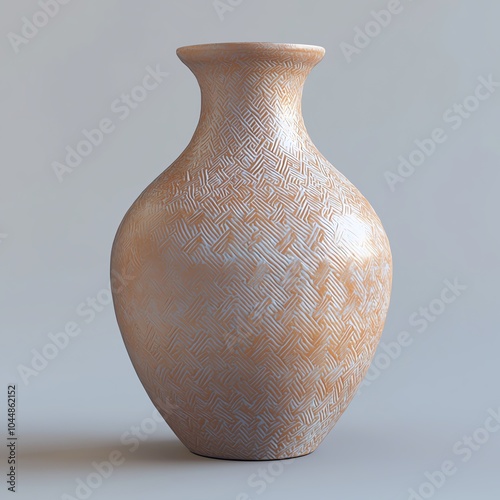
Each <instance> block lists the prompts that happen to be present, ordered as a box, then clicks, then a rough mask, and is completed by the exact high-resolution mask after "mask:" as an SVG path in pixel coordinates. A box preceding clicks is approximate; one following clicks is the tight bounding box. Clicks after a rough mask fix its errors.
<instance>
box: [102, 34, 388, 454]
mask: <svg viewBox="0 0 500 500" xmlns="http://www.w3.org/2000/svg"><path fill="white" fill-rule="evenodd" d="M177 54H178V56H179V57H180V59H181V60H182V61H183V62H184V63H185V64H186V65H187V66H188V67H189V68H190V69H191V71H192V72H193V73H194V74H195V76H196V78H197V79H198V82H199V84H200V87H201V95H202V105H201V117H200V121H199V123H198V127H197V129H196V131H195V133H194V136H193V138H192V140H191V142H190V143H189V145H188V146H187V148H186V149H185V150H184V151H183V152H182V154H181V155H180V156H179V158H177V160H175V161H174V163H173V164H172V165H171V166H170V167H169V168H167V169H166V170H165V171H164V172H163V173H162V174H161V175H160V176H159V177H158V178H157V179H155V180H154V181H153V183H152V184H150V185H149V186H148V187H147V188H146V190H145V191H144V192H143V193H142V194H141V195H140V196H139V198H138V199H137V200H136V201H135V202H134V204H133V205H132V207H131V208H130V210H129V211H128V212H127V214H126V215H125V217H124V219H123V221H122V223H121V225H120V227H119V229H118V233H117V235H116V239H115V242H114V245H113V251H112V261H111V268H112V275H113V276H114V277H116V276H122V277H123V276H127V277H132V278H129V280H124V279H121V280H117V279H113V280H112V289H113V298H114V305H115V309H116V316H117V319H118V323H119V326H120V330H121V332H122V335H123V339H124V341H125V345H126V347H127V350H128V352H129V354H130V358H131V359H132V363H133V365H134V367H135V370H136V371H137V374H138V375H139V378H140V379H141V382H142V383H143V385H144V387H145V389H146V391H147V393H148V395H149V396H150V398H151V400H152V401H153V403H154V404H155V406H156V407H157V408H158V410H159V412H160V413H161V414H162V416H163V417H164V418H165V420H166V421H167V423H168V425H169V426H170V427H171V428H172V430H173V431H174V432H175V434H176V435H177V436H178V437H179V439H180V440H181V441H182V442H183V443H184V444H185V445H186V446H187V448H189V450H191V451H192V452H194V453H196V454H199V455H204V456H209V457H217V458H228V459H243V460H268V459H281V458H290V457H297V456H300V455H305V454H308V453H310V452H312V451H313V450H314V449H315V448H316V447H317V446H318V445H319V443H321V441H322V440H323V439H324V438H325V436H326V435H327V434H328V432H329V431H330V430H331V429H332V427H333V426H334V424H335V423H336V421H337V420H338V418H339V417H340V415H342V412H343V411H344V410H345V409H346V407H347V405H348V404H349V402H350V401H351V399H352V397H353V396H354V394H355V391H356V388H357V387H358V385H359V383H360V382H361V380H362V378H363V376H364V375H365V372H366V371H367V369H368V366H369V364H370V361H371V360H372V358H373V355H374V353H375V349H376V347H377V343H378V341H379V338H380V335H381V333H382V329H383V325H384V321H385V316H386V313H387V308H388V305H389V296H390V288H391V277H392V264H391V253H390V248H389V243H388V240H387V237H386V235H385V233H384V230H383V228H382V225H381V223H380V220H379V218H378V217H377V215H376V214H375V212H374V210H373V209H372V207H371V206H370V204H369V203H368V202H367V201H366V199H365V198H364V197H363V196H362V195H361V194H360V193H359V191H358V190H357V189H356V188H355V187H354V186H353V185H352V184H351V183H350V182H349V181H348V180H347V179H346V178H345V177H344V176H343V175H342V174H340V173H339V172H338V171H337V170H336V169H335V168H334V167H333V166H332V165H331V164H330V163H328V161H327V160H326V159H325V158H324V157H323V156H322V155H321V153H320V152H319V151H318V150H317V149H316V147H315V146H314V144H313V143H312V141H311V139H310V137H309V135H308V134H307V131H306V128H305V126H304V122H303V119H302V114H301V94H302V87H303V84H304V81H305V79H306V77H307V75H308V73H309V71H310V70H311V69H312V68H313V67H314V66H315V65H316V64H317V63H318V62H319V61H320V60H321V58H322V57H323V54H324V49H323V48H321V47H315V46H305V45H289V44H272V43H223V44H210V45H198V46H190V47H182V48H180V49H178V50H177ZM124 282H125V283H126V284H125V285H124Z"/></svg>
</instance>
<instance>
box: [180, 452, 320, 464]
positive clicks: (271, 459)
mask: <svg viewBox="0 0 500 500" xmlns="http://www.w3.org/2000/svg"><path fill="white" fill-rule="evenodd" d="M189 451H190V452H191V453H192V454H193V455H197V456H198V457H203V458H211V459H213V460H229V461H233V462H274V461H277V460H291V459H293V458H300V457H307V455H311V453H313V452H314V450H313V451H310V452H309V453H304V454H303V455H295V456H293V457H278V458H230V457H214V456H210V455H203V454H201V453H196V452H195V451H191V450H189Z"/></svg>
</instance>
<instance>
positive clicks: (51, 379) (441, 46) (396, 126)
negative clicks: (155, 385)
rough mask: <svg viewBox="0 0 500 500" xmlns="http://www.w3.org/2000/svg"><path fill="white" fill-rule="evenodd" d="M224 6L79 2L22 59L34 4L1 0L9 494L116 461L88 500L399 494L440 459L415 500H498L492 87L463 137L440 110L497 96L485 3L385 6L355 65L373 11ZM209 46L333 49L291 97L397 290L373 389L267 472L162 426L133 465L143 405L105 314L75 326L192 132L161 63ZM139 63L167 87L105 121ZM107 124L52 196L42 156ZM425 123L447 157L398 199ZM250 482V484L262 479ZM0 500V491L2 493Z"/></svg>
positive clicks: (192, 91) (50, 492) (0, 228)
mask: <svg viewBox="0 0 500 500" xmlns="http://www.w3.org/2000/svg"><path fill="white" fill-rule="evenodd" d="M223 3H225V4H226V5H230V4H231V1H230V0H224V1H223ZM232 3H233V4H234V6H233V7H232V10H231V11H229V10H228V11H226V12H225V13H224V15H223V19H222V20H221V19H220V17H219V15H218V13H217V11H216V9H215V7H214V4H213V2H212V0H197V1H194V0H190V1H187V0H182V1H181V0H178V1H163V2H160V1H151V0H149V1H141V2H139V1H132V0H128V1H124V0H122V1H118V0H99V1H97V0H87V1H85V2H84V1H78V0H73V1H70V2H69V3H68V4H66V5H62V6H60V10H59V12H58V13H57V15H55V16H54V17H53V18H52V19H50V20H49V22H48V23H47V25H46V26H44V27H42V28H40V29H39V32H38V33H37V34H36V35H35V36H34V37H33V38H32V39H30V40H29V43H27V44H23V45H21V46H20V48H19V51H18V53H16V52H15V51H14V49H13V47H12V45H11V42H10V41H9V38H8V34H9V33H11V32H12V33H17V34H20V33H21V28H22V25H23V17H24V16H26V17H27V18H28V19H32V18H33V16H34V15H35V13H36V12H37V11H39V10H40V6H39V5H38V4H37V2H36V1H35V0H29V1H27V0H24V1H17V2H3V3H2V6H1V8H0V35H1V36H2V38H0V57H1V59H0V61H1V62H0V71H1V78H0V96H1V97H0V101H1V113H0V118H1V122H0V123H1V129H0V140H1V149H0V152H1V153H0V154H1V158H2V163H1V173H2V177H1V183H0V207H1V210H0V265H1V278H0V283H1V314H2V316H1V317H2V323H1V326H2V335H1V346H0V347H1V351H0V352H1V353H2V354H1V355H2V363H1V368H0V370H1V371H0V380H1V381H2V387H0V394H3V396H1V397H0V400H1V403H0V415H1V417H0V428H1V429H2V436H4V431H5V429H6V426H7V419H6V415H7V413H6V390H7V384H8V383H9V382H15V383H17V384H18V398H19V406H18V431H19V436H20V441H19V449H18V452H19V460H20V461H19V466H18V492H17V493H16V496H13V498H19V499H23V500H24V499H29V500H31V499H34V498H36V499H38V500H45V499H51V500H53V499H59V498H63V495H64V494H70V495H73V496H74V497H75V498H77V497H76V496H75V489H76V486H77V482H76V481H77V478H81V479H83V480H85V478H86V477H87V476H88V475H89V474H90V473H91V472H93V471H94V469H93V468H92V462H94V461H97V462H100V461H103V460H106V459H107V457H108V456H109V454H110V453H111V452H112V451H113V450H119V451H121V452H122V453H123V456H124V457H125V458H126V461H125V463H123V464H122V465H121V466H119V467H117V468H115V470H114V471H113V474H112V475H111V476H110V477H109V478H107V479H104V480H103V482H102V485H101V486H100V487H98V488H96V489H95V490H92V495H91V498H92V499H100V498H102V499H107V500H112V499H126V498H130V499H136V498H142V497H143V496H144V495H147V497H148V498H153V499H156V498H158V499H159V498H162V499H164V498H172V499H207V500H208V499H218V500H220V499H236V498H238V495H239V494H246V495H248V497H249V498H252V499H255V498H262V499H266V498H273V499H292V498H297V499H299V498H300V499H302V498H304V497H306V496H307V497H314V498H319V499H331V498H339V499H342V500H351V499H352V500H359V499H362V498H363V499H364V498H367V499H370V500H396V499H403V500H404V499H407V498H409V497H410V493H409V489H410V488H414V489H415V490H418V488H419V487H420V486H421V485H422V483H423V482H425V481H426V480H427V479H426V477H425V473H426V472H432V471H435V470H437V469H439V468H440V467H441V465H442V463H443V462H444V461H446V460H452V461H453V462H454V463H455V464H456V467H457V472H456V473H455V474H454V475H453V476H451V477H448V478H447V480H446V482H445V484H444V485H443V486H442V487H441V488H438V489H436V491H435V492H433V493H432V491H431V492H429V490H428V489H427V490H426V489H425V488H424V490H423V492H424V493H425V494H428V493H429V495H430V496H432V497H434V498H436V499H443V500H445V499H453V500H460V499H467V500H469V499H470V498H474V499H479V500H497V499H498V498H499V494H500V474H498V465H499V461H500V432H498V433H494V432H493V433H491V434H490V435H489V436H486V438H485V436H484V433H482V432H481V431H478V430H479V429H480V428H481V427H482V426H483V424H484V423H485V421H486V419H487V418H488V411H489V410H497V411H498V409H499V406H500V391H499V381H500V363H499V362H498V352H499V350H500V340H499V339H500V337H499V335H498V334H499V328H498V299H499V293H498V283H499V278H500V273H499V265H498V255H499V242H500V238H499V227H498V215H499V208H500V201H499V200H500V197H499V196H498V189H499V181H500V168H499V167H500V165H499V160H500V141H499V132H500V114H499V112H500V88H498V89H496V91H495V92H494V93H493V94H492V95H491V97H490V98H489V99H488V100H485V101H481V102H480V105H479V108H478V109H477V111H475V112H474V113H472V115H471V116H470V117H469V118H467V119H464V120H463V124H462V126H461V127H460V128H459V129H458V130H452V128H451V125H450V124H447V123H445V122H444V121H443V113H444V112H445V111H446V110H447V109H448V108H450V107H451V106H453V105H454V104H455V103H461V102H463V101H464V99H466V98H468V97H469V96H471V95H473V93H474V90H475V88H476V86H477V85H478V78H479V77H481V76H483V77H485V78H488V77H489V75H493V79H494V81H500V57H499V56H500V31H499V30H498V19H499V16H500V4H498V3H497V2H492V1H491V0H481V1H478V0H433V1H431V0H413V1H411V0H401V2H400V4H401V6H402V12H400V13H399V14H397V15H394V16H393V18H392V20H391V22H390V23H389V24H388V26H386V27H383V28H382V29H381V32H380V34H379V35H378V36H375V37H374V38H372V39H371V42H370V44H369V45H368V46H367V47H366V48H364V49H362V50H361V51H360V53H359V54H355V55H353V57H352V60H351V61H350V62H348V61H347V59H346V57H345V56H344V54H343V51H342V49H341V44H342V43H343V42H346V43H351V44H353V40H354V35H355V28H356V27H357V26H358V27H360V28H363V27H364V26H365V25H366V23H367V22H369V21H370V20H371V19H373V18H372V14H371V11H372V10H377V11H378V10H381V9H386V8H387V5H388V3H389V2H388V1H386V0H376V1H369V0H358V1H356V2H348V1H337V0H336V1H331V0H321V1H319V0H316V1H313V0H307V1H306V0H302V1H297V0H295V1H293V0H292V1H291V0H243V1H241V2H238V1H235V0H232ZM236 4H238V5H236ZM217 41H274V42H291V43H308V44H316V45H322V46H324V47H325V48H326V56H325V58H324V60H323V61H322V62H321V63H320V64H319V65H318V66H317V67H316V68H315V69H314V70H313V72H312V73H311V75H310V77H309V79H308V81H307V84H306V87H305V91H304V100H303V111H304V116H305V120H306V124H307V126H308V130H309V133H310V135H311V137H312V138H313V140H314V141H315V143H316V145H317V146H318V148H319V149H320V150H321V151H322V153H323V154H324V155H325V156H326V157H327V158H329V159H330V161H331V162H332V163H333V164H334V165H335V166H336V167H337V168H338V169H339V170H340V171H341V172H343V173H344V174H345V175H346V176H347V177H348V178H349V179H350V180H351V181H352V182H353V183H354V184H355V185H356V186H357V187H358V188H359V189H360V190H361V192H362V193H363V194H364V195H365V196H366V197H367V198H368V199H369V201H370V202H371V203H372V205H373V206H374V208H375V209H376V211H377V212H378V214H379V216H380V218H381V219H382V221H383V223H384V226H385V228H386V231H387V233H388V235H389V238H390V241H391V245H392V251H393V257H394V284H393V294H392V302H391V307H390V310H389V315H388V319H387V323H386V328H385V331H384V335H383V342H385V343H386V344H388V343H390V342H392V341H394V340H396V339H397V337H398V335H399V334H400V332H402V331H407V332H408V333H409V334H410V335H411V338H412V339H413V342H412V344H411V345H410V346H408V347H405V348H404V349H402V352H401V354H400V355H399V357H397V358H396V359H394V360H391V361H390V363H388V365H389V366H387V363H386V364H385V365H384V361H387V360H386V358H383V357H380V354H381V353H382V352H383V351H382V350H381V349H379V351H378V356H379V357H378V363H379V364H380V365H384V366H385V367H386V368H385V369H384V370H381V371H380V373H379V374H377V372H376V371H374V370H372V371H371V373H372V375H371V378H372V382H371V384H370V385H369V386H364V387H363V388H362V390H361V392H360V394H359V395H357V396H356V398H355V400H354V401H353V403H352V404H351V406H350V407H349V409H348V410H347V411H346V413H345V414H344V416H343V417H342V419H341V420H340V422H339V423H338V425H337V426H336V428H335V429H334V430H333V431H332V433H331V434H330V435H329V437H328V438H327V439H326V441H324V442H323V444H322V445H321V446H320V448H319V449H318V450H317V451H316V452H315V453H313V454H312V455H310V456H308V457H304V458H300V459H296V460H291V461H287V462H281V464H283V465H281V466H279V465H278V466H270V463H268V462H266V463H256V462H229V461H217V460H210V459H204V458H200V457H197V456H194V455H191V454H190V453H189V452H188V451H187V450H185V449H184V448H183V446H182V445H181V444H180V443H179V442H178V441H177V439H176V438H175V436H174V435H173V434H172V432H171V431H170V429H169V428H168V427H167V425H166V424H161V425H158V426H157V428H156V429H155V430H154V432H151V434H150V435H149V436H148V439H147V440H143V441H141V442H140V445H139V447H138V449H137V450H135V451H134V452H130V451H129V447H127V446H123V445H122V444H121V438H120V437H121V436H122V435H123V433H125V432H127V431H128V430H130V428H131V426H137V425H139V426H140V425H141V424H142V423H144V421H145V419H147V418H148V417H151V415H152V412H153V406H152V404H151V402H150V401H149V399H148V398H147V396H146V394H145V392H144V390H143V389H142V386H141V384H140V382H139V380H138V378H137V377H136V375H135V372H134V370H133V368H132V365H131V363H130V361H129V358H128V356H127V353H126V351H125V348H124V345H123V342H122V340H121V337H120V334H119V331H118V327H117V325H116V322H115V318H114V314H113V310H112V306H111V305H109V304H107V305H105V306H103V307H102V311H99V313H97V314H96V317H95V318H93V320H92V321H89V323H86V322H85V318H87V319H90V318H89V316H86V317H84V316H82V315H81V314H80V315H79V314H78V312H77V308H78V307H79V305H80V304H81V303H82V302H85V301H87V298H92V297H96V296H97V295H99V297H101V298H102V297H106V296H107V295H106V291H105V290H106V287H108V284H109V278H108V272H109V255H110V248H111V243H112V240H113V237H114V234H115V231H116V229H117V227H118V224H119V222H120V220H121V218H122V216H123V215H124V213H125V211H126V209H127V208H128V207H129V206H130V205H131V203H132V202H133V200H134V199H135V198H136V196H137V195H138V194H139V193H140V192H141V191H142V190H143V189H144V188H145V187H146V185H147V184H148V183H149V182H150V181H152V180H153V179H154V178H155V177H156V176H157V175H158V174H159V173H160V172H161V171H162V170H163V169H164V168H166V167H167V166H168V165H169V164H170V163H171V162H172V161H173V160H174V159H175V158H176V156H177V155H178V154H179V153H180V152H181V150H182V149H183V148H184V147H185V146H186V144H187V142H188V141H189V139H190V137H191V134H192V133H193V131H194V128H195V125H196V122H197V119H198V113H199V90H198V87H197V83H196V81H195V78H194V77H193V76H192V75H191V73H190V72H189V70H188V69H187V68H186V67H185V66H183V65H182V63H181V62H180V61H179V60H178V59H177V57H176V55H175V49H176V48H177V47H179V46H182V45H189V44H194V43H204V42H217ZM156 65H159V67H160V69H161V70H162V71H165V72H168V73H169V75H168V77H166V78H165V79H164V81H163V82H162V83H161V84H160V85H159V86H158V88H157V89H155V90H153V91H151V92H150V93H149V94H148V96H147V98H146V99H145V100H144V101H143V102H141V103H139V105H138V106H137V108H136V109H134V110H133V111H132V112H131V113H130V116H128V117H127V119H125V120H120V118H119V116H118V115H117V114H116V113H114V112H113V111H112V110H111V108H110V106H111V103H112V102H113V101H114V100H115V99H117V98H119V97H120V95H121V94H122V93H123V92H129V91H130V89H132V88H133V87H134V86H135V85H136V84H138V83H140V81H141V80H142V78H143V76H144V75H145V72H146V67H147V66H151V67H155V66H156ZM469 102H470V103H473V100H472V101H471V100H469ZM106 117H108V118H110V119H112V120H113V123H114V124H115V125H116V129H115V130H114V131H113V132H112V133H110V134H109V135H107V136H105V138H104V140H103V142H102V144H101V145H100V146H98V147H96V148H95V149H94V150H93V151H92V153H91V154H90V155H89V156H88V157H87V158H85V159H84V160H83V161H82V163H81V164H80V165H79V166H78V167H77V168H75V170H74V171H73V172H72V173H71V174H67V175H64V177H63V182H59V181H58V179H57V177H56V175H55V173H54V171H53V168H52V163H53V162H54V161H63V160H64V155H65V148H66V146H68V145H69V146H72V147H75V145H76V143H77V142H78V141H80V140H81V139H82V137H83V136H82V132H81V131H82V129H84V128H87V129H91V128H94V127H96V126H97V124H98V122H99V121H100V120H101V119H103V118H106ZM437 127H441V128H443V129H444V130H445V131H446V133H447V136H448V139H447V141H446V142H445V143H443V144H441V145H439V146H438V147H437V149H436V151H435V153H434V154H432V155H431V156H429V157H428V158H427V159H426V161H425V162H424V163H423V164H422V165H421V166H419V167H417V168H416V169H415V172H414V174H413V175H411V176H409V177H407V178H405V180H404V182H403V183H399V184H398V185H397V187H396V190H395V191H394V192H393V191H391V189H389V186H388V184H387V181H386V179H385V177H384V173H385V172H386V171H388V170H392V171H396V168H397V164H398V157H399V156H400V155H403V156H406V157H408V156H409V154H410V153H411V151H412V150H413V149H415V144H414V141H415V140H416V139H423V138H425V137H429V136H430V135H431V133H432V131H433V130H434V129H435V128H437ZM446 279H448V280H450V281H453V280H455V279H457V280H458V282H459V283H461V284H463V285H465V286H466V287H467V288H466V289H465V290H464V291H463V292H462V293H461V295H460V296H458V297H457V298H456V300H455V301H454V302H453V303H451V304H449V305H446V306H445V308H444V310H443V311H442V314H440V315H439V316H438V317H436V319H435V321H433V322H429V323H428V325H426V327H425V328H424V327H423V326H422V323H420V326H421V328H419V329H420V330H422V331H420V332H419V331H418V329H417V327H416V325H415V324H414V323H412V322H410V319H409V318H410V316H411V315H412V314H413V313H415V312H416V313H417V314H418V311H419V308H421V307H427V306H428V305H429V303H431V302H432V301H435V299H439V297H440V295H441V291H442V289H443V287H444V286H445V285H444V280H446ZM434 306H435V307H439V303H438V302H434ZM69 321H75V322H77V323H78V325H79V326H80V327H81V329H82V333H81V334H80V335H79V336H77V337H75V338H73V339H71V342H70V343H69V345H68V346H67V347H66V348H65V349H64V350H62V351H61V352H60V353H59V354H58V355H57V356H56V357H55V358H54V359H52V360H50V361H49V363H48V366H47V367H46V368H45V369H44V370H42V371H41V372H40V373H39V375H38V376H36V377H35V376H33V377H30V378H29V380H28V383H27V384H25V383H24V382H23V381H22V380H21V377H20V376H19V372H18V367H19V365H26V366H30V363H31V359H32V357H33V353H32V349H36V350H39V351H40V350H41V349H43V347H44V346H45V345H46V344H47V342H48V341H49V337H48V334H49V333H57V332H59V331H61V330H62V329H64V325H65V324H66V323H67V322H69ZM475 432H476V436H480V438H481V440H482V441H484V442H483V443H482V444H481V445H480V446H479V447H478V448H479V449H477V450H475V451H474V452H473V455H472V457H471V459H470V460H469V461H467V462H464V461H463V458H465V457H464V455H458V454H457V453H456V452H455V451H454V449H455V448H454V447H455V446H457V444H456V443H458V442H459V441H460V440H462V439H463V437H464V436H466V435H472V434H474V433H475ZM4 443H5V439H4V438H2V442H0V449H1V450H2V452H1V453H2V456H1V457H0V458H1V470H2V477H3V478H5V476H4V473H5V471H6V459H5V456H4V454H5V449H6V448H5V445H4ZM270 467H271V468H270ZM262 468H263V469H264V470H263V471H262ZM259 474H265V476H262V477H265V478H267V479H264V482H263V483H262V482H261V483H256V482H255V478H256V477H257V476H258V475H259ZM273 474H274V475H273ZM255 475H257V476H255ZM260 480H261V481H262V478H261V479H260ZM256 484H257V485H260V486H256ZM6 488H7V485H6V484H5V482H4V480H2V484H1V485H0V490H1V491H2V495H1V496H2V498H3V497H4V492H5V497H6V498H8V495H9V493H8V492H7V489H6ZM431 493H432V494H431ZM241 498H245V496H244V495H243V496H242V497H241ZM422 498H424V497H422ZM428 498H429V496H428Z"/></svg>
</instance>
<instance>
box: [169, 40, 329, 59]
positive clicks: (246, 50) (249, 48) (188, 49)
mask: <svg viewBox="0 0 500 500" xmlns="http://www.w3.org/2000/svg"><path fill="white" fill-rule="evenodd" d="M176 53H177V55H178V57H179V58H180V59H181V60H182V61H200V62H208V61H212V60H224V59H226V58H229V59H231V60H235V59H239V58H241V59H254V58H255V59H273V60H276V59H278V60H279V59H283V60H296V61H298V62H310V63H312V64H316V63H317V62H319V61H320V60H321V59H322V58H323V56H324V54H325V49H324V47H321V46H319V45H306V44H300V43H275V42H218V43H203V44H197V45H185V46H183V47H179V48H178V49H177V51H176Z"/></svg>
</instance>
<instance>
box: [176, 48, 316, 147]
mask: <svg viewBox="0 0 500 500" xmlns="http://www.w3.org/2000/svg"><path fill="white" fill-rule="evenodd" d="M177 53H178V55H179V57H180V59H181V60H182V61H183V62H184V63H185V64H186V65H187V66H188V67H189V68H190V69H191V71H192V72H193V73H194V75H195V76H196V78H197V80H198V83H199V85H200V89H201V116H200V122H199V124H198V128H197V131H196V133H195V136H194V137H193V139H200V134H201V136H204V137H203V139H206V137H205V136H206V135H207V134H209V135H213V136H214V138H219V139H218V142H222V143H224V139H227V140H229V141H232V140H233V139H234V140H236V143H238V142H240V141H241V140H242V139H247V140H248V138H249V137H253V138H254V139H255V140H257V141H258V140H259V139H271V138H272V140H273V141H275V140H280V138H282V139H283V140H290V137H291V135H293V134H299V135H300V134H301V133H303V132H304V131H305V127H304V122H303V118H302V110H301V99H302V89H303V86H304V82H305V80H306V78H307V75H308V74H309V72H310V71H311V69H312V68H313V67H314V66H315V65H316V64H317V63H318V62H319V61H320V60H321V58H322V57H323V54H324V50H323V49H322V48H320V47H312V46H301V45H287V44H258V43H242V44H239V43H238V44H233V43H230V44H211V45H198V46H191V47H183V48H181V49H178V51H177Z"/></svg>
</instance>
